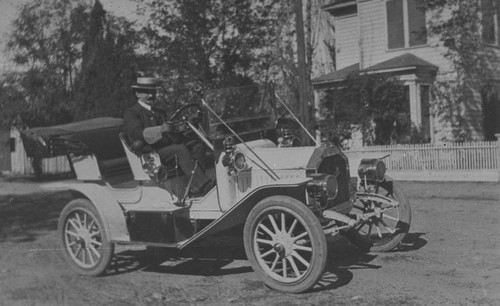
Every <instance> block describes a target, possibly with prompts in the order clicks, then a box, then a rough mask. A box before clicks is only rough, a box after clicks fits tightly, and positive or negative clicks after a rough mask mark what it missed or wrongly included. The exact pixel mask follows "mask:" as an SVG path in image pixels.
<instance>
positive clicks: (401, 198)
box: [346, 178, 411, 252]
mask: <svg viewBox="0 0 500 306" xmlns="http://www.w3.org/2000/svg"><path fill="white" fill-rule="evenodd" d="M387 179H389V178H387ZM388 181H390V180H388ZM392 184H393V195H387V190H386V189H384V188H380V189H379V192H378V193H377V194H374V193H367V194H364V193H362V192H361V193H357V194H356V196H357V198H356V201H355V203H354V209H353V211H352V213H354V214H357V213H363V212H373V211H374V210H373V209H369V208H366V207H364V206H363V201H364V202H365V203H367V202H370V201H372V202H373V203H379V204H377V205H380V207H381V208H384V207H389V205H388V204H387V203H388V201H385V200H384V199H389V200H390V201H397V202H399V206H397V207H395V208H392V209H388V210H387V211H385V212H384V213H382V214H381V215H380V217H379V216H373V217H371V218H369V219H368V220H366V222H363V223H361V224H360V225H358V226H355V227H354V228H353V229H351V230H350V231H349V232H348V233H347V234H346V236H347V238H349V240H350V241H351V242H352V243H353V244H355V245H357V246H358V247H360V248H361V249H363V250H366V251H369V252H387V251H391V250H393V249H394V248H395V247H397V246H398V245H399V244H400V243H401V241H402V240H403V239H404V237H405V236H406V234H407V233H408V231H409V230H410V224H411V207H410V202H409V201H408V199H407V198H406V196H405V195H404V194H403V192H401V190H400V189H399V188H398V186H397V185H396V184H395V183H392Z"/></svg>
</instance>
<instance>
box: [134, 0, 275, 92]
mask: <svg viewBox="0 0 500 306" xmlns="http://www.w3.org/2000/svg"><path fill="white" fill-rule="evenodd" d="M264 2H265V1H250V0H245V1H241V0H239V1H237V0H231V1H220V0H207V1H201V2H200V1H195V0H185V1H184V0H183V1H181V0H169V1H154V0H143V1H142V4H143V5H144V6H145V7H146V8H147V11H148V12H150V14H149V17H148V23H147V25H146V26H145V27H144V28H143V30H142V34H143V35H144V37H145V40H146V43H147V51H148V53H147V55H148V56H149V57H150V58H151V60H152V62H153V63H154V64H155V66H154V67H153V66H152V65H150V66H149V67H144V70H146V71H145V73H147V74H151V73H155V74H157V75H158V76H160V77H161V78H162V79H163V80H164V81H165V84H164V85H165V87H166V88H168V89H169V91H168V92H166V93H165V95H166V96H167V98H168V99H169V100H173V101H178V100H182V99H184V100H186V99H189V96H188V95H187V94H188V93H189V91H190V90H191V89H194V88H197V87H199V86H202V87H205V88H218V87H231V86H240V85H248V84H251V83H253V81H252V79H251V78H250V77H249V70H251V69H252V67H253V66H254V65H257V62H258V59H259V57H260V56H261V54H259V52H260V51H262V49H261V48H262V47H264V46H265V37H266V31H267V30H268V29H267V28H266V27H265V24H264V22H265V20H266V18H269V16H268V13H267V11H266V10H265V6H266V5H267V4H265V3H264ZM274 2H276V1H271V3H270V4H269V5H271V6H272V5H274Z"/></svg>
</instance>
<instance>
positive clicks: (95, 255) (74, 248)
mask: <svg viewBox="0 0 500 306" xmlns="http://www.w3.org/2000/svg"><path fill="white" fill-rule="evenodd" d="M59 232H60V234H61V243H62V247H63V250H64V254H65V258H66V261H67V262H68V263H69V264H70V265H71V267H72V268H73V269H74V270H75V271H76V272H78V273H79V274H82V275H90V276H97V275H102V274H104V273H105V272H106V269H107V268H108V266H109V264H110V262H111V259H112V258H113V253H114V244H113V243H111V242H110V241H109V240H108V237H107V235H106V232H105V230H104V224H103V222H102V219H101V217H100V216H99V213H98V212H97V210H96V209H95V207H94V205H92V203H91V202H90V201H89V200H87V199H75V200H73V201H71V202H69V203H68V205H66V207H65V208H64V209H63V211H62V212H61V216H60V217H59Z"/></svg>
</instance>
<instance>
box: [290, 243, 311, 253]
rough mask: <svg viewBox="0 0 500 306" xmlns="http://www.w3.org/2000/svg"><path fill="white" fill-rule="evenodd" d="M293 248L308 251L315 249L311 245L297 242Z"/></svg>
mask: <svg viewBox="0 0 500 306" xmlns="http://www.w3.org/2000/svg"><path fill="white" fill-rule="evenodd" d="M293 249H294V250H301V251H307V252H312V250H313V249H312V248H311V247H306V246H302V245H296V244H294V245H293Z"/></svg>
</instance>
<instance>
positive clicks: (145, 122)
mask: <svg viewBox="0 0 500 306" xmlns="http://www.w3.org/2000/svg"><path fill="white" fill-rule="evenodd" d="M164 122H165V115H164V114H161V113H160V112H154V113H153V112H151V111H149V110H147V109H145V108H144V107H142V106H141V105H139V104H138V103H137V104H135V105H134V106H132V107H130V108H128V109H127V110H126V111H125V115H124V127H123V130H124V132H125V134H127V137H128V140H129V142H130V143H132V142H134V141H136V140H141V141H144V143H145V144H146V143H147V142H146V141H145V139H144V134H143V132H144V129H145V128H148V127H154V126H160V125H162V124H163V123H164ZM170 143H171V142H170V141H169V139H168V137H163V138H162V139H160V140H159V141H158V142H156V143H154V144H153V145H151V146H152V147H153V149H159V148H162V147H164V146H167V145H169V144H170Z"/></svg>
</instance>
